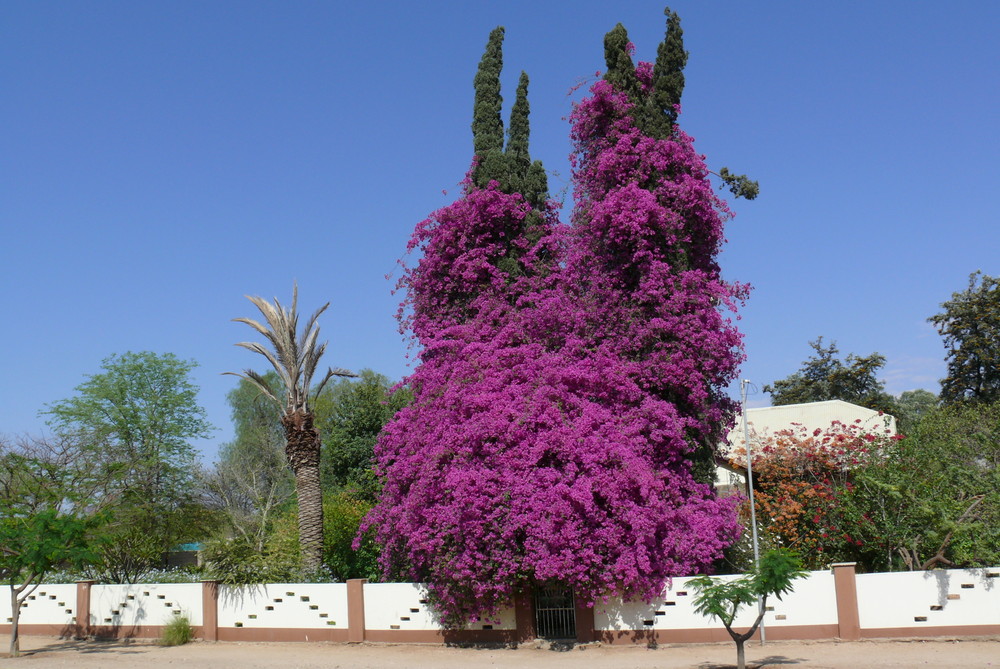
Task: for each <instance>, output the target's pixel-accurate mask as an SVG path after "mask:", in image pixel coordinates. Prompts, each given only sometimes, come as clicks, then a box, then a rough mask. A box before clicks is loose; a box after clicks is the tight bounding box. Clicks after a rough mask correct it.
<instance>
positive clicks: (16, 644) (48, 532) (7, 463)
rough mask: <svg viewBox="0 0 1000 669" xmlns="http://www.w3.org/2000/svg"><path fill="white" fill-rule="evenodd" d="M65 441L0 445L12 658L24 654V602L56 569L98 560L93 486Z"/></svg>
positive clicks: (0, 555) (2, 566)
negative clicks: (21, 631) (21, 635)
mask: <svg viewBox="0 0 1000 669" xmlns="http://www.w3.org/2000/svg"><path fill="white" fill-rule="evenodd" d="M72 450H73V449H66V448H65V442H44V441H41V440H24V441H22V442H20V443H19V444H15V445H14V446H11V445H10V444H6V443H5V444H0V579H2V581H3V583H4V584H5V585H7V586H8V587H9V589H10V607H11V631H10V654H11V656H17V655H18V653H19V652H20V639H19V621H20V613H21V607H22V605H23V604H24V602H25V600H27V598H28V597H29V596H30V595H31V593H32V592H34V590H35V588H37V587H38V585H39V584H40V583H41V582H42V579H44V577H45V575H46V574H47V573H48V572H50V571H52V570H53V569H55V568H57V567H69V568H71V569H82V568H84V567H86V566H88V565H90V564H91V563H93V562H95V561H96V560H97V559H98V555H97V553H96V552H95V551H94V546H95V544H96V540H95V538H94V532H93V530H94V529H95V528H96V527H97V526H99V525H100V524H101V523H102V522H103V516H101V515H100V514H95V513H89V512H88V511H87V507H88V506H90V505H91V504H90V503H88V502H90V501H92V500H91V499H90V498H89V494H90V493H91V492H92V490H93V488H92V487H91V485H92V484H93V482H94V479H93V478H92V477H89V476H88V475H87V474H86V472H85V471H75V466H76V465H77V464H78V463H75V462H73V461H66V460H65V459H64V458H63V456H64V455H65V454H66V453H69V452H71V451H72Z"/></svg>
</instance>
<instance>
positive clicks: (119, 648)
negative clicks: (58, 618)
mask: <svg viewBox="0 0 1000 669" xmlns="http://www.w3.org/2000/svg"><path fill="white" fill-rule="evenodd" d="M155 644H156V642H155V640H149V642H148V643H147V642H145V641H143V642H136V641H133V640H131V639H109V640H107V641H104V640H97V639H65V640H61V641H53V642H52V643H49V644H45V645H44V646H37V647H35V648H29V649H28V650H22V651H21V657H30V656H32V655H39V656H40V655H44V654H45V653H50V652H55V651H74V652H77V653H83V654H92V653H115V654H117V655H137V654H141V653H145V652H147V651H149V650H150V648H151V647H153V646H155Z"/></svg>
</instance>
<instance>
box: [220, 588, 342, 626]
mask: <svg viewBox="0 0 1000 669" xmlns="http://www.w3.org/2000/svg"><path fill="white" fill-rule="evenodd" d="M218 620H219V627H220V628H221V627H256V628H277V629H311V628H316V629H319V628H333V629H347V584H346V583H272V584H269V585H258V586H239V587H236V586H219V608H218Z"/></svg>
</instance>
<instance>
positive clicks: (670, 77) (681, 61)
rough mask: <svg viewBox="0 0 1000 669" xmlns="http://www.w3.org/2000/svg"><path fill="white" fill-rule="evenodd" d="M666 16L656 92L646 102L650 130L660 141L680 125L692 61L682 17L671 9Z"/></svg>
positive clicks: (655, 77)
mask: <svg viewBox="0 0 1000 669" xmlns="http://www.w3.org/2000/svg"><path fill="white" fill-rule="evenodd" d="M663 13H664V14H666V16H667V34H666V36H665V37H664V38H663V41H662V42H660V46H659V47H658V48H657V50H656V63H655V65H654V66H653V90H652V91H651V92H650V95H649V97H648V98H647V99H646V108H647V110H648V111H647V114H646V116H647V126H648V127H647V128H646V131H647V133H648V134H649V135H650V136H652V137H656V138H658V139H666V138H667V137H669V136H670V135H671V133H672V132H673V127H674V124H675V123H677V110H676V109H675V107H676V105H679V104H680V103H681V95H682V94H683V93H684V66H685V65H687V59H688V53H687V51H685V50H684V31H683V30H682V29H681V20H680V17H678V16H677V13H676V12H673V11H671V10H670V8H669V7H667V8H666V9H664V10H663Z"/></svg>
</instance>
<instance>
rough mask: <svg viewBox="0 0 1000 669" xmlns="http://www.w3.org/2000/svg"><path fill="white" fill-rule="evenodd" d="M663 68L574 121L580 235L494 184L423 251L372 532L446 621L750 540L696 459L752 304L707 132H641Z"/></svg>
mask: <svg viewBox="0 0 1000 669" xmlns="http://www.w3.org/2000/svg"><path fill="white" fill-rule="evenodd" d="M675 37H676V36H675ZM494 53H495V52H494ZM620 55H621V54H617V53H616V54H615V58H616V59H617V61H616V62H621V59H620ZM495 60H496V58H495V57H494V62H495ZM629 62H630V61H629ZM611 69H612V68H611V59H610V58H609V70H611ZM654 69H655V68H654V66H652V65H648V64H642V63H640V64H639V66H638V67H634V66H632V67H631V73H632V77H633V78H634V79H635V80H636V81H637V82H639V84H638V85H636V86H633V87H632V90H630V91H623V90H620V88H619V87H616V84H614V83H613V82H612V81H608V80H605V81H600V82H597V83H596V84H595V85H594V86H593V87H592V89H591V94H590V96H589V97H588V98H587V99H585V100H584V101H583V102H581V103H580V104H579V105H577V107H576V108H575V110H574V112H573V115H572V122H573V140H574V143H575V150H576V154H575V160H576V162H575V168H574V182H575V186H576V189H575V197H576V201H577V206H576V208H575V209H574V213H573V224H572V226H564V225H562V224H560V223H559V221H558V220H557V218H556V217H555V214H554V209H540V208H539V207H538V206H536V205H534V204H532V202H537V200H535V199H534V198H532V197H526V195H525V194H524V193H522V192H519V191H518V190H517V189H513V188H509V187H508V188H505V187H504V184H503V182H502V181H501V180H498V179H493V180H489V181H487V182H486V183H485V186H477V185H476V183H482V182H483V180H482V179H481V175H482V171H481V170H480V171H479V172H478V173H477V175H478V177H479V178H478V180H477V181H476V182H474V181H473V179H472V178H471V176H470V178H469V179H468V180H467V181H466V188H465V192H464V193H463V196H462V197H461V198H460V199H459V200H458V201H457V202H455V203H454V204H452V205H450V206H448V207H445V208H444V209H441V210H439V211H438V212H435V214H433V215H432V216H431V217H430V218H429V219H428V220H426V221H424V222H423V223H421V224H420V225H418V226H417V229H416V231H415V233H414V237H413V239H412V240H411V244H410V246H411V248H412V249H417V250H419V251H420V252H422V257H421V259H420V262H419V264H418V265H417V266H416V267H414V268H411V269H409V270H407V272H406V274H405V275H404V277H403V281H402V283H403V285H404V287H405V288H406V289H407V300H408V302H407V304H406V305H404V306H406V307H407V314H408V316H407V317H406V319H405V324H406V325H407V326H408V327H409V329H410V330H411V331H412V333H413V335H414V337H415V338H416V340H417V342H418V343H419V345H420V364H419V366H418V367H417V368H416V369H415V371H414V373H413V374H412V375H411V376H410V378H409V379H408V383H409V384H410V385H411V387H412V388H413V391H414V402H413V404H412V405H411V406H409V407H408V408H406V409H403V410H402V411H401V412H399V414H397V416H396V419H395V420H394V421H392V422H391V423H390V424H389V425H387V426H386V428H385V430H384V432H383V434H382V436H381V437H380V440H379V443H378V445H377V448H376V457H377V460H378V467H379V471H380V474H381V476H382V477H383V481H384V489H383V493H382V496H381V499H380V502H379V504H378V505H377V506H376V508H375V509H374V510H373V511H372V514H371V515H370V516H369V518H368V521H367V522H368V526H369V527H372V528H374V530H375V531H376V533H377V535H378V539H379V541H380V543H382V545H383V547H384V551H383V554H382V560H383V566H384V567H385V569H386V571H387V573H390V574H393V575H396V576H400V577H404V578H408V579H414V580H421V581H425V582H427V583H428V588H429V593H430V596H431V598H432V600H433V601H434V603H435V604H436V605H437V607H438V610H439V611H440V612H441V613H442V614H443V617H444V619H445V621H446V622H447V623H448V624H451V625H455V626H460V625H462V624H464V623H465V622H466V621H468V620H470V619H474V618H484V617H486V618H488V617H490V616H491V615H493V614H495V613H496V612H497V611H498V609H500V608H501V607H503V606H505V605H507V604H509V603H510V601H511V598H512V595H513V594H514V593H515V592H516V591H518V590H519V589H522V588H530V587H532V586H534V585H536V584H543V583H557V584H560V585H564V586H568V587H571V588H573V589H574V591H575V592H576V594H577V596H578V597H582V598H583V599H584V600H585V601H589V602H594V601H596V600H598V599H599V598H601V597H604V596H609V595H619V596H623V597H635V598H646V599H650V598H653V597H655V596H656V594H657V593H658V592H659V591H660V590H661V588H662V587H663V583H664V582H665V581H666V580H667V579H668V578H670V577H671V576H676V575H682V574H690V573H696V572H704V571H706V570H709V569H710V568H711V565H712V563H713V562H714V561H715V560H717V559H718V558H719V557H720V556H721V554H722V551H723V549H724V548H725V547H726V546H727V545H729V544H730V543H732V542H733V541H734V540H735V538H736V536H737V534H738V531H739V530H738V525H737V521H736V514H735V509H734V507H733V505H732V503H730V502H727V501H724V500H718V499H716V498H715V497H714V495H713V493H712V490H711V487H710V486H709V485H707V484H706V483H704V482H700V481H699V480H698V477H697V476H696V475H695V467H694V463H695V462H696V461H697V460H698V458H699V453H703V452H706V449H708V448H709V447H710V445H711V444H712V443H713V440H715V439H717V438H718V437H719V435H720V434H721V432H722V430H723V429H725V428H726V427H727V423H728V421H729V420H730V419H731V413H732V406H731V403H730V402H729V400H727V399H726V398H725V396H724V395H723V392H722V389H723V388H724V387H725V385H726V384H727V383H729V381H731V380H732V379H733V378H734V377H735V374H736V372H737V366H738V363H739V362H740V360H741V355H742V354H741V339H740V335H739V333H738V332H737V331H736V329H735V327H734V326H733V325H732V323H731V322H730V321H729V320H728V319H727V318H726V317H725V316H724V315H723V313H722V312H721V311H720V310H721V309H725V308H732V307H734V306H735V303H737V302H739V300H741V299H742V298H743V297H744V293H745V291H746V289H745V288H744V287H742V286H739V285H730V284H727V283H725V282H723V281H722V280H721V278H720V275H719V268H718V265H717V263H716V261H715V257H716V254H717V253H718V250H719V246H720V244H721V243H722V223H723V220H724V219H725V218H726V217H727V216H728V210H727V209H726V206H725V204H724V203H723V202H721V201H720V200H719V199H718V198H717V197H716V196H715V195H714V193H713V191H712V189H711V187H710V185H709V183H708V181H707V176H708V172H707V170H706V169H705V166H704V164H703V163H702V161H701V158H700V157H699V156H698V154H697V153H696V152H695V151H694V150H693V148H692V146H691V139H690V138H689V137H687V136H686V135H684V134H683V133H682V132H681V131H680V130H678V129H676V128H675V126H673V124H672V120H673V117H671V123H670V124H668V125H669V127H670V132H669V133H664V132H662V131H658V132H656V133H655V134H650V131H648V130H644V128H643V127H642V121H641V120H639V121H637V118H639V117H646V116H649V113H648V109H649V105H648V104H646V103H645V102H644V101H643V99H642V96H643V95H649V91H651V90H653V88H654V87H653V86H652V83H651V82H652V77H651V74H650V73H652V72H653V70H654ZM478 81H479V79H478V78H477V85H478ZM639 105H641V107H642V108H643V109H644V110H647V111H644V112H643V114H642V115H638V114H636V113H635V110H636V109H637V108H638V106H639ZM674 111H676V110H674ZM660 121H662V119H661V120H660ZM658 123H659V126H658V127H661V128H662V127H663V124H662V123H660V122H659V121H658ZM512 125H513V124H512ZM662 135H666V136H662ZM523 163H524V161H523V160H522V164H523ZM508 183H510V182H508ZM514 261H516V263H514ZM512 263H514V264H512ZM702 459H704V458H702Z"/></svg>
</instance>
